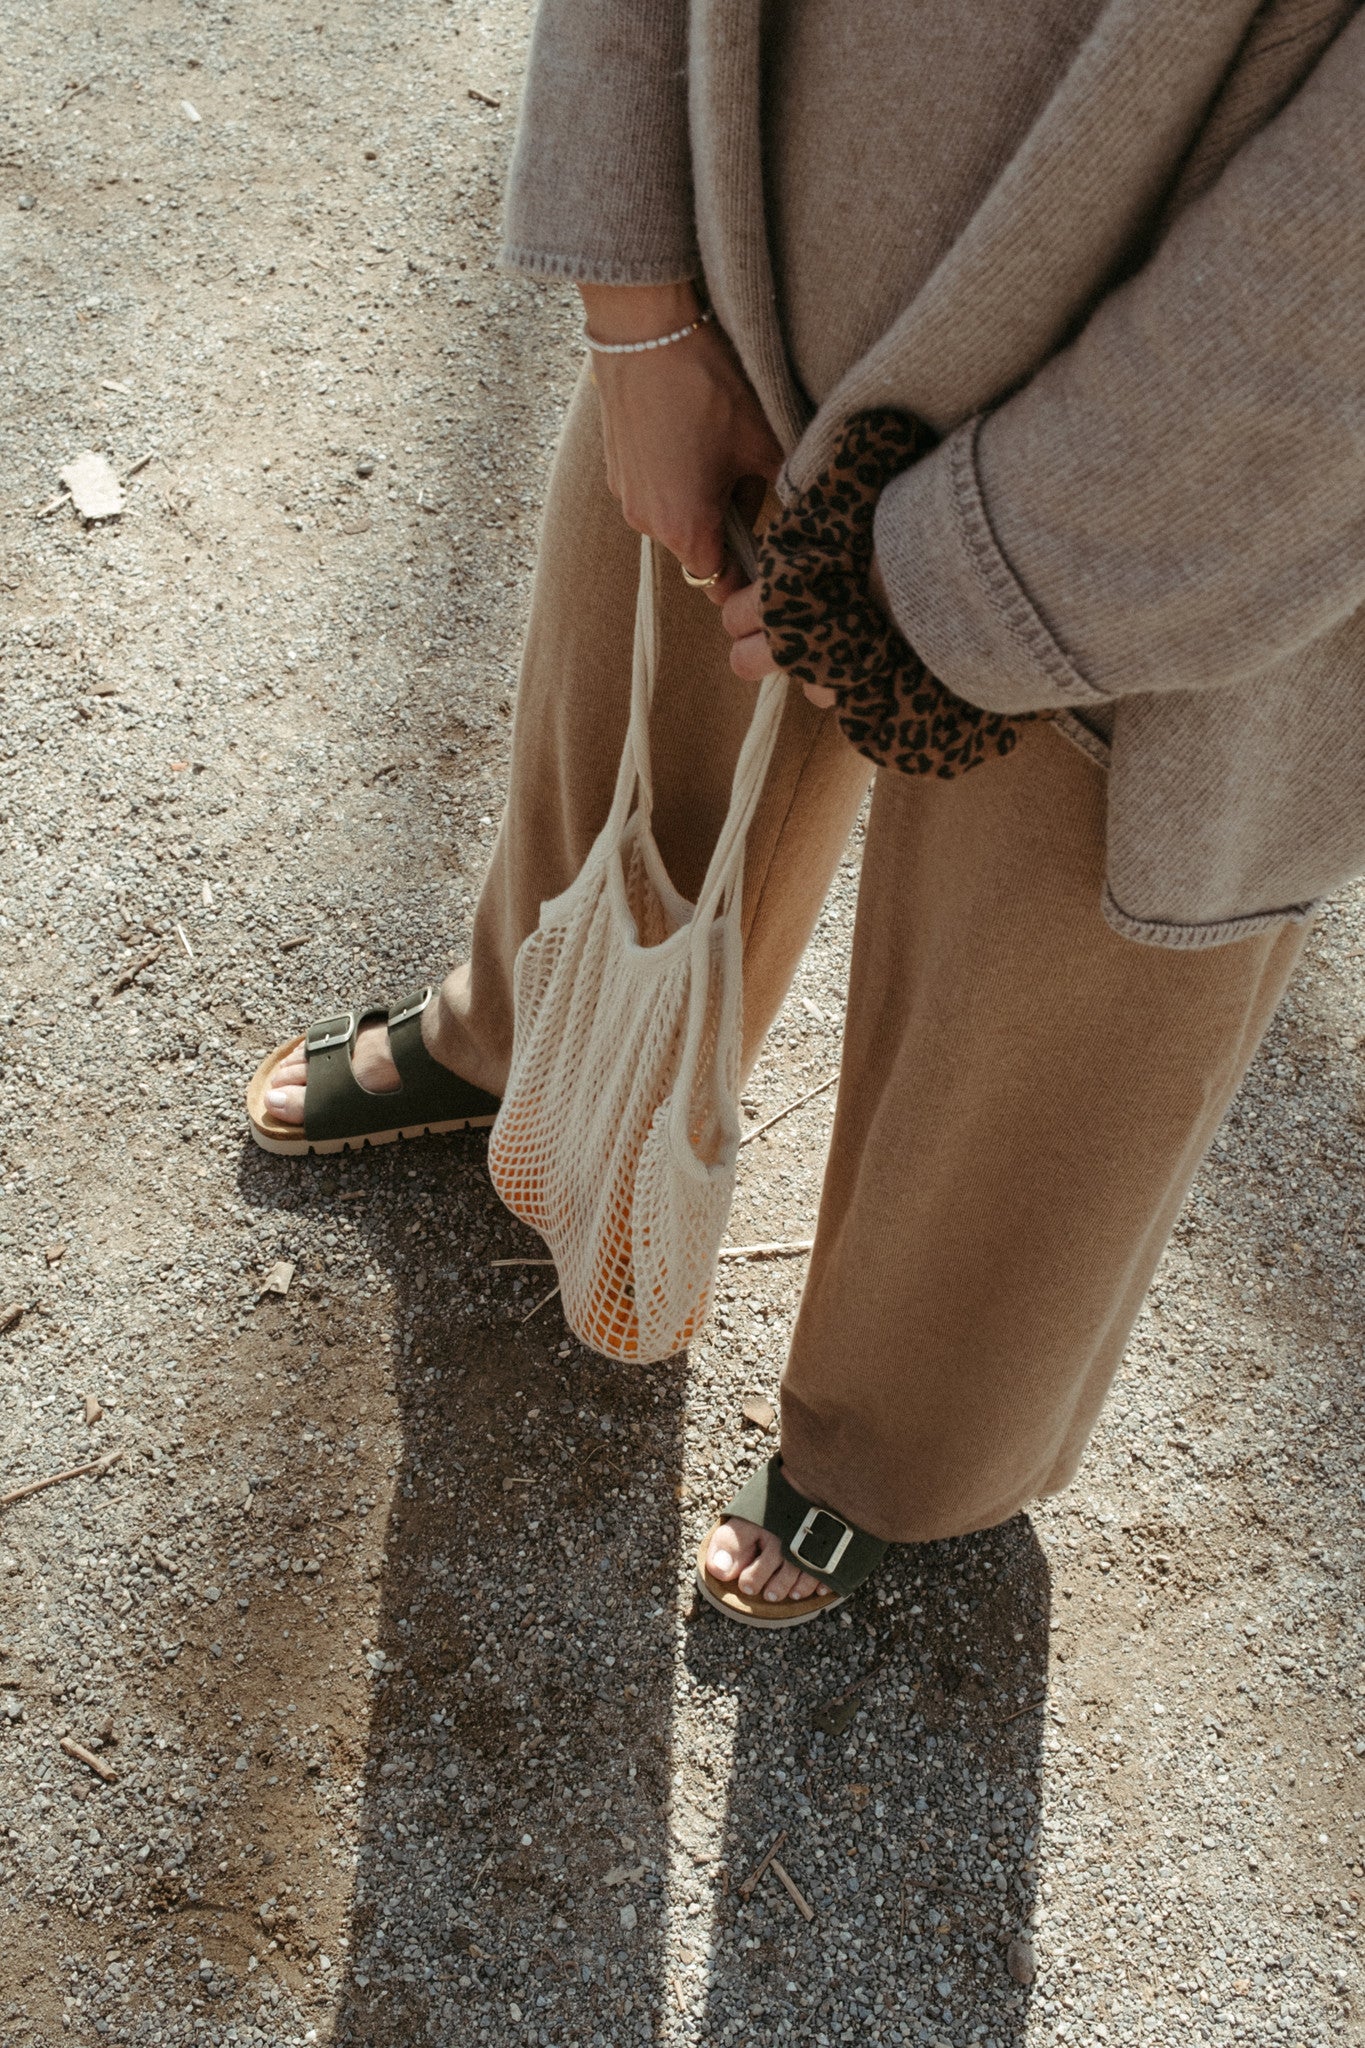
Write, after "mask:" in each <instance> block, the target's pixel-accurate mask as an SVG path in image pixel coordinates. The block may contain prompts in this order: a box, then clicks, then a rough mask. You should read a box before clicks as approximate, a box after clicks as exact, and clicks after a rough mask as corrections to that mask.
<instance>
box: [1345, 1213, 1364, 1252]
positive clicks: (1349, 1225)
mask: <svg viewBox="0 0 1365 2048" xmlns="http://www.w3.org/2000/svg"><path fill="white" fill-rule="evenodd" d="M1359 1214H1360V1204H1359V1202H1353V1203H1352V1204H1351V1213H1350V1215H1349V1216H1348V1217H1347V1218H1346V1228H1345V1229H1344V1230H1343V1231H1342V1233H1341V1249H1342V1250H1343V1251H1345V1249H1346V1244H1347V1240H1348V1239H1349V1237H1350V1235H1351V1231H1352V1228H1353V1227H1354V1224H1355V1220H1356V1217H1357V1216H1358V1215H1359Z"/></svg>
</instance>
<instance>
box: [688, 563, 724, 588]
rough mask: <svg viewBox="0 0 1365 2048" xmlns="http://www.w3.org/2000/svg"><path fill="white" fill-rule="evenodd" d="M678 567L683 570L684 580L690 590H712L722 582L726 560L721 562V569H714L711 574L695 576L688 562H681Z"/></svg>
mask: <svg viewBox="0 0 1365 2048" xmlns="http://www.w3.org/2000/svg"><path fill="white" fill-rule="evenodd" d="M678 567H679V568H680V569H681V570H682V572H683V582H684V583H685V584H686V585H687V587H688V589H689V590H711V589H713V588H714V586H715V585H716V584H717V583H719V582H720V579H721V577H722V576H723V575H724V574H725V564H724V562H722V563H721V565H720V567H719V569H715V570H713V571H712V573H711V574H710V575H709V576H694V575H693V574H692V571H691V570H690V569H689V568H688V566H687V564H686V562H679V564H678Z"/></svg>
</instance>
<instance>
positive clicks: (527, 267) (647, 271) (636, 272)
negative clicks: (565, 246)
mask: <svg viewBox="0 0 1365 2048" xmlns="http://www.w3.org/2000/svg"><path fill="white" fill-rule="evenodd" d="M498 265H499V268H500V269H503V270H515V271H517V272H518V273H519V274H520V275H521V276H522V277H539V278H550V279H558V280H562V281H564V282H566V283H568V284H689V283H691V282H692V281H693V280H694V279H695V278H698V277H700V276H701V263H700V261H699V260H698V258H697V257H696V256H695V255H693V256H661V257H656V258H655V259H653V260H652V261H644V260H641V261H639V262H634V263H629V262H625V261H623V260H622V259H621V258H619V257H615V256H603V257H593V256H572V255H569V254H567V253H566V252H564V251H561V250H555V249H531V248H527V247H524V246H522V245H520V244H518V243H515V242H504V243H503V245H502V247H501V248H500V249H499V251H498Z"/></svg>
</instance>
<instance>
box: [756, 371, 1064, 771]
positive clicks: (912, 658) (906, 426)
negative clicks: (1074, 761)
mask: <svg viewBox="0 0 1365 2048" xmlns="http://www.w3.org/2000/svg"><path fill="white" fill-rule="evenodd" d="M933 445H934V437H933V435H932V434H931V433H930V431H929V429H928V428H927V427H926V426H925V425H924V424H923V422H922V421H920V420H917V419H914V418H912V417H911V416H909V415H908V414H906V413H899V412H892V411H890V410H888V409H884V408H879V409H877V410H875V411H869V412H859V413H855V414H854V415H853V417H852V418H851V419H850V420H849V422H848V425H847V427H846V428H845V430H844V435H843V438H842V440H841V442H840V444H839V450H838V453H837V454H836V456H835V458H834V460H833V461H832V462H831V463H830V465H829V467H828V469H824V470H822V471H821V473H820V475H819V476H818V477H817V478H816V479H815V482H814V483H813V484H812V485H811V487H810V489H809V490H808V491H807V492H806V493H805V494H804V496H803V497H802V498H800V499H799V500H798V502H797V503H796V504H795V505H791V506H788V507H787V508H786V509H784V510H783V511H782V512H780V513H779V514H778V515H777V517H776V518H775V519H774V520H773V521H772V523H771V525H770V526H769V527H768V529H767V531H766V533H765V534H764V535H763V537H762V542H761V545H760V548H759V606H760V609H761V611H762V615H763V626H764V630H765V631H766V633H767V636H768V644H769V646H770V647H771V648H772V651H773V656H774V658H775V660H776V662H777V664H778V667H779V668H782V669H785V671H786V673H787V674H788V675H789V676H792V677H793V678H794V679H795V680H796V681H797V682H799V683H817V684H821V685H823V686H824V687H825V688H826V689H831V690H834V691H835V692H836V694H837V696H838V704H837V705H836V707H835V715H836V717H837V718H838V720H839V723H840V724H841V725H842V727H843V729H844V732H845V734H846V735H847V737H848V739H849V740H850V741H851V742H852V744H853V745H854V746H855V747H856V748H857V750H858V752H859V753H860V754H866V756H867V758H868V759H869V761H875V762H876V763H877V765H878V766H879V767H885V768H899V769H900V770H901V771H902V773H904V774H906V775H941V776H944V777H945V778H946V777H951V776H954V775H965V774H966V773H967V771H968V769H971V768H976V767H978V766H979V765H980V763H981V762H982V761H985V760H987V759H988V758H989V757H990V756H991V755H992V754H1008V753H1009V752H1010V751H1011V750H1012V748H1013V747H1014V745H1015V743H1016V742H1017V740H1018V738H1019V729H1018V724H1017V722H1016V720H1015V719H1012V718H1002V717H1001V716H1000V715H999V714H998V713H996V712H990V711H981V710H979V709H978V708H977V706H976V705H975V704H967V703H964V701H963V700H962V698H960V697H955V696H954V695H953V693H952V691H951V690H948V689H946V688H945V687H944V685H943V684H942V683H941V682H939V681H938V679H937V677H935V676H932V675H930V673H929V671H928V669H927V668H926V667H925V666H924V663H923V662H922V661H921V660H920V658H919V656H918V655H917V654H916V653H915V652H914V650H913V648H911V647H910V645H909V644H908V642H907V641H906V640H905V639H904V638H903V636H902V635H901V633H900V632H899V631H898V630H897V628H896V627H895V626H894V625H893V624H892V622H891V621H890V619H888V618H887V616H886V613H885V612H884V611H883V610H882V608H881V606H880V605H879V604H878V602H877V600H876V598H875V597H873V595H872V593H871V591H870V589H869V587H868V578H869V576H870V574H871V570H872V552H873V537H872V520H873V515H874V514H875V512H876V510H877V500H878V499H879V498H880V496H881V494H882V492H883V490H884V489H885V488H886V486H887V484H888V483H890V481H891V479H892V477H893V476H897V475H899V474H900V472H901V471H902V470H903V469H908V468H909V467H910V465H911V463H913V462H916V461H918V460H919V458H920V457H921V456H922V455H925V454H927V452H928V450H929V449H930V448H932V446H933ZM1025 715H1026V716H1027V715H1030V714H1025Z"/></svg>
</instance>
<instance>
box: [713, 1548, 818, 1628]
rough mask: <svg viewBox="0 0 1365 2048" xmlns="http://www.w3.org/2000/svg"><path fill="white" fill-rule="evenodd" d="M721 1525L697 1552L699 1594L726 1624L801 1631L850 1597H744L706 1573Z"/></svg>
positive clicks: (744, 1594) (744, 1595)
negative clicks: (802, 1626)
mask: <svg viewBox="0 0 1365 2048" xmlns="http://www.w3.org/2000/svg"><path fill="white" fill-rule="evenodd" d="M719 1527H720V1523H719V1522H713V1523H712V1525H711V1527H710V1528H709V1529H708V1530H707V1532H706V1534H705V1536H704V1537H703V1538H702V1541H701V1546H700V1548H699V1549H698V1551H697V1591H698V1592H699V1593H700V1594H701V1596H702V1599H703V1600H706V1601H709V1602H710V1604H711V1606H712V1607H714V1608H715V1610H716V1612H717V1613H718V1614H723V1615H724V1616H725V1618H726V1620H727V1621H737V1622H739V1623H740V1625H741V1627H743V1628H800V1626H801V1624H802V1622H804V1621H816V1620H818V1619H819V1617H820V1616H821V1615H822V1614H829V1613H831V1612H832V1610H833V1609H834V1608H836V1607H842V1606H843V1604H844V1602H845V1601H846V1600H847V1599H848V1597H849V1596H848V1594H847V1593H833V1592H825V1593H812V1594H811V1596H810V1598H809V1600H765V1599H764V1598H763V1596H762V1594H761V1593H760V1594H757V1595H752V1594H749V1593H741V1592H740V1591H739V1590H738V1588H737V1587H735V1586H733V1585H726V1584H725V1583H724V1582H723V1581H722V1580H720V1579H713V1578H712V1576H711V1574H710V1572H708V1571H707V1569H706V1563H705V1559H706V1553H707V1551H708V1550H709V1549H710V1547H711V1538H712V1537H713V1536H714V1535H715V1533H716V1530H717V1529H719Z"/></svg>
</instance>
